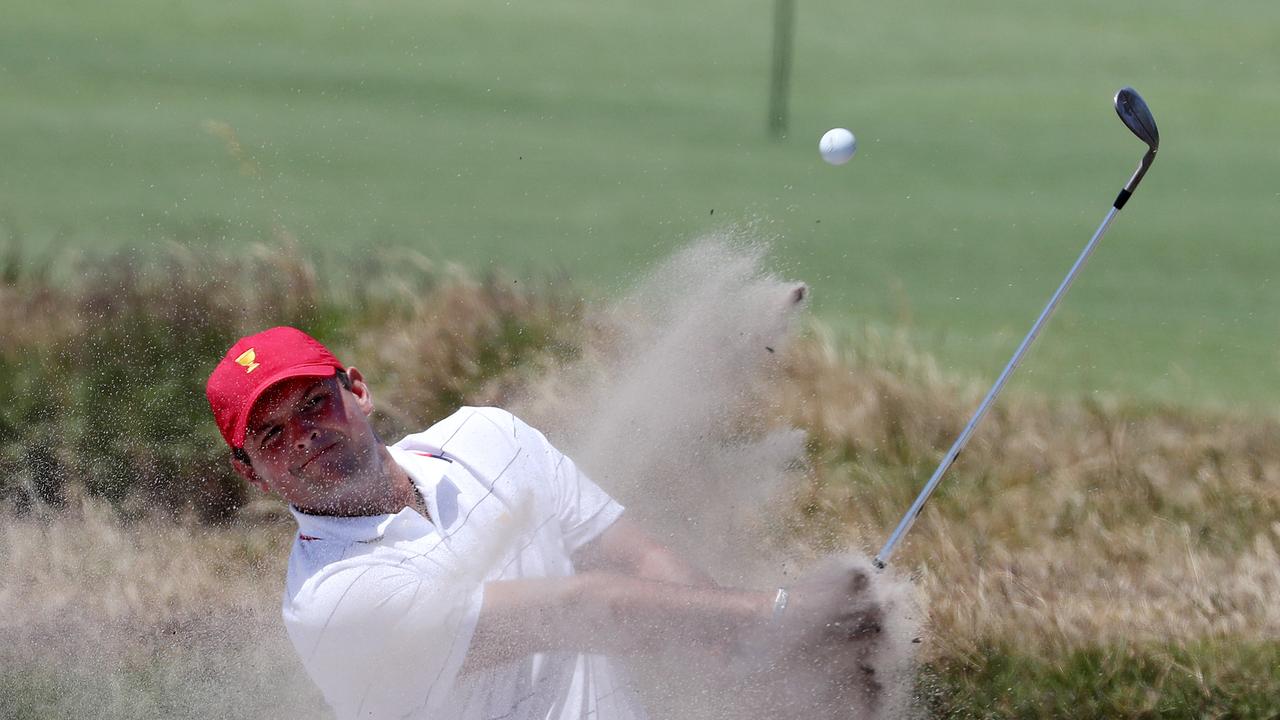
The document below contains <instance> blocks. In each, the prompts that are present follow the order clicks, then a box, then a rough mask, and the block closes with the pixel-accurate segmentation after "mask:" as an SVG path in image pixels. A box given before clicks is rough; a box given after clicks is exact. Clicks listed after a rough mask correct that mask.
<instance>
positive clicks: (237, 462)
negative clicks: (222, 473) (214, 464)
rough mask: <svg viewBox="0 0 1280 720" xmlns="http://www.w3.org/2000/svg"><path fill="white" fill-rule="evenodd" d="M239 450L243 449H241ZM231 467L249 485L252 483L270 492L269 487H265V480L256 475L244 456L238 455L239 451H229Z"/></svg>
mask: <svg viewBox="0 0 1280 720" xmlns="http://www.w3.org/2000/svg"><path fill="white" fill-rule="evenodd" d="M241 452H244V451H243V450H242V451H241ZM231 469H232V470H235V471H236V474H237V475H239V476H240V477H242V478H244V479H245V480H248V481H249V484H250V485H253V486H254V487H256V488H258V489H259V490H261V491H262V492H264V493H269V492H271V488H269V487H267V481H265V480H263V479H262V478H260V477H258V473H256V472H254V471H253V465H251V464H250V463H248V462H246V461H245V459H244V458H242V457H239V453H236V452H232V453H231Z"/></svg>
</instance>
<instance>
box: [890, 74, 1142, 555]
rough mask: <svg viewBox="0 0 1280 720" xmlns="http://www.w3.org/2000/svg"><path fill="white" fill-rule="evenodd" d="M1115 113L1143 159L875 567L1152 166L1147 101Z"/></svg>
mask: <svg viewBox="0 0 1280 720" xmlns="http://www.w3.org/2000/svg"><path fill="white" fill-rule="evenodd" d="M1115 106H1116V114H1118V115H1119V116H1120V120H1121V121H1123V122H1124V124H1125V127H1127V128H1129V130H1131V131H1132V132H1133V134H1134V135H1137V136H1138V139H1139V140H1141V141H1142V142H1144V143H1146V144H1147V153H1146V155H1143V156H1142V161H1141V162H1140V163H1139V164H1138V169H1137V170H1136V171H1135V172H1134V173H1133V176H1132V177H1130V178H1129V182H1127V183H1125V186H1124V188H1123V189H1121V190H1120V194H1119V195H1117V196H1116V199H1115V202H1114V203H1112V204H1111V209H1110V210H1109V211H1107V216H1106V217H1105V218H1103V220H1102V224H1101V225H1099V226H1098V229H1097V230H1096V231H1095V232H1094V233H1093V238H1092V239H1090V240H1089V244H1088V245H1085V247H1084V250H1083V251H1082V252H1081V253H1080V257H1079V258H1077V259H1076V262H1075V264H1074V265H1072V266H1071V270H1070V271H1069V272H1068V273H1067V277H1066V278H1065V279H1063V281H1062V284H1061V285H1059V286H1058V290H1057V291H1056V292H1054V293H1053V297H1051V298H1049V304H1048V305H1046V306H1045V308H1044V310H1043V311H1041V313H1040V317H1039V318H1037V319H1036V322H1035V324H1034V325H1032V326H1031V331H1030V332H1028V333H1027V336H1026V337H1025V338H1023V339H1022V344H1021V345H1019V346H1018V349H1017V350H1016V351H1014V353H1013V357H1012V358H1010V359H1009V364H1008V365H1005V368H1004V372H1002V373H1000V377H999V378H997V379H996V382H995V385H992V386H991V390H990V391H988V392H987V396H986V397H985V398H983V400H982V404H981V405H979V406H978V409H977V410H976V411H975V412H974V413H973V417H972V418H971V419H970V420H969V424H968V425H966V426H965V428H964V430H963V431H961V433H960V437H958V438H956V441H955V444H953V445H952V446H951V449H950V450H948V451H947V454H946V455H945V456H944V457H943V458H942V462H941V463H939V464H938V469H937V470H934V471H933V477H931V478H929V482H928V483H927V484H926V485H925V486H924V490H921V491H920V495H919V496H917V497H916V500H915V502H913V503H912V504H911V508H910V509H909V510H907V514H906V515H904V516H903V517H902V520H901V521H900V522H899V523H898V527H897V528H896V529H894V531H893V534H892V535H890V536H889V539H888V540H887V541H886V542H885V544H884V547H882V548H880V552H879V553H877V554H876V559H875V564H876V567H878V568H882V569H883V568H884V566H885V565H886V564H887V563H888V562H889V558H890V557H891V556H892V555H893V550H894V548H895V547H896V546H897V544H898V542H899V541H901V540H902V536H903V535H905V534H906V533H907V531H908V530H910V529H911V525H912V524H914V523H915V521H916V518H917V517H919V515H920V511H921V510H923V509H924V503H925V501H926V500H928V499H929V496H930V495H932V494H933V491H934V490H936V489H937V487H938V483H939V482H941V481H942V475H943V473H945V472H946V471H947V468H949V467H951V463H953V462H955V459H956V456H958V455H959V454H960V451H961V450H963V449H964V446H965V443H967V442H969V436H970V435H972V434H973V430H974V428H975V427H977V425H978V422H979V421H981V420H982V416H983V415H986V413H987V410H988V409H990V407H991V404H992V403H993V402H995V399H996V395H998V394H1000V391H1001V390H1002V389H1003V388H1004V385H1005V383H1006V382H1007V381H1008V380H1009V376H1010V375H1012V374H1013V371H1014V370H1016V369H1017V368H1018V364H1019V363H1021V362H1022V357H1023V356H1024V355H1025V354H1026V352H1027V349H1028V348H1029V347H1031V343H1032V342H1033V341H1034V340H1035V339H1036V335H1038V334H1040V330H1041V329H1042V328H1043V327H1044V324H1045V323H1046V322H1047V321H1048V320H1049V316H1050V315H1051V314H1053V311H1054V308H1056V307H1058V303H1059V302H1060V301H1061V300H1062V296H1063V295H1065V294H1066V292H1067V290H1068V289H1069V288H1070V287H1071V283H1072V282H1074V281H1075V279H1076V275H1078V274H1079V273H1080V270H1081V268H1083V267H1084V263H1085V261H1086V260H1088V259H1089V255H1091V254H1092V253H1093V250H1094V248H1095V247H1097V245H1098V241H1100V240H1102V236H1103V234H1105V233H1106V232H1107V228H1108V227H1109V226H1110V225H1111V221H1112V220H1114V219H1115V217H1116V213H1118V212H1120V209H1121V208H1123V207H1124V205H1125V203H1126V202H1128V201H1129V198H1130V197H1131V196H1132V195H1133V193H1134V191H1135V190H1137V189H1138V183H1140V182H1142V177H1143V176H1144V175H1146V174H1147V170H1148V169H1149V168H1150V167H1151V163H1152V162H1154V161H1155V159H1156V150H1157V149H1159V147H1160V131H1159V130H1158V129H1157V128H1156V121H1155V118H1153V117H1152V116H1151V110H1150V109H1149V108H1148V107H1147V103H1146V102H1144V101H1143V100H1142V96H1141V95H1139V94H1138V91H1137V90H1134V89H1133V88H1131V87H1123V88H1120V90H1119V92H1117V93H1116V97H1115Z"/></svg>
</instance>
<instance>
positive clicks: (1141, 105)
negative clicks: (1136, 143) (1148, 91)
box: [1116, 86, 1160, 152]
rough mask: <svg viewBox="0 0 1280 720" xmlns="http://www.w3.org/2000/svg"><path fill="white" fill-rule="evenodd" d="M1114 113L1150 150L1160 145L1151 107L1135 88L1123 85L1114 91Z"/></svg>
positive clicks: (1158, 131)
mask: <svg viewBox="0 0 1280 720" xmlns="http://www.w3.org/2000/svg"><path fill="white" fill-rule="evenodd" d="M1116 114H1117V115H1119V116H1120V120H1121V121H1123V122H1124V125H1125V127H1127V128H1129V130H1131V131H1132V132H1133V134H1134V135H1137V136H1138V139H1139V140H1141V141H1142V142H1144V143H1146V144H1147V147H1149V148H1151V151H1152V152H1155V151H1156V150H1157V149H1158V148H1159V147H1160V130H1159V129H1157V128H1156V120H1155V118H1153V117H1151V108H1148V107H1147V103H1146V102H1145V101H1144V100H1143V99H1142V96H1141V95H1139V94H1138V91H1137V90H1134V89H1133V88H1131V87H1128V86H1125V87H1122V88H1120V90H1119V91H1117V92H1116Z"/></svg>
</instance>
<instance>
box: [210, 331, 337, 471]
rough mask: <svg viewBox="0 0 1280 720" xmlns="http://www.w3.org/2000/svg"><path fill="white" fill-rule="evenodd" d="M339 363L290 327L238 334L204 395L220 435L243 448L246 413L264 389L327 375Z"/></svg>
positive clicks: (309, 337)
mask: <svg viewBox="0 0 1280 720" xmlns="http://www.w3.org/2000/svg"><path fill="white" fill-rule="evenodd" d="M343 369H345V368H343V366H342V363H340V362H338V358H336V357H334V356H333V353H331V352H329V349H328V348H326V347H325V346H324V345H321V344H320V341H319V340H316V339H315V338H313V337H311V336H310V335H308V334H306V333H304V332H302V331H301V330H298V329H297V328H291V327H275V328H271V329H270V330H263V331H262V332H260V333H257V334H255V335H249V336H248V337H243V338H240V340H239V341H238V342H236V344H235V345H232V346H231V349H230V350H228V351H227V355H226V357H224V358H222V361H221V362H219V363H218V367H216V368H214V369H213V373H212V374H211V375H209V384H208V385H206V386H205V394H206V395H208V396H209V407H211V408H213V419H214V420H215V421H216V422H217V423H218V430H219V431H221V432H222V438H223V439H224V440H226V441H227V444H228V445H230V446H231V447H233V448H239V447H243V446H244V435H245V426H246V425H247V424H248V423H249V411H251V410H253V404H254V403H255V402H257V401H258V398H259V397H261V396H262V393H264V392H266V391H267V388H269V387H271V386H272V385H275V384H276V383H278V382H280V381H282V380H288V379H289V378H295V377H331V376H332V375H334V374H335V373H337V371H339V370H343Z"/></svg>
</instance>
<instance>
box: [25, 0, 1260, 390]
mask: <svg viewBox="0 0 1280 720" xmlns="http://www.w3.org/2000/svg"><path fill="white" fill-rule="evenodd" d="M773 7H774V6H773V2H772V0H749V1H748V2H729V1H728V0H709V1H705V2H699V3H692V4H691V3H684V2H669V1H667V2H661V1H660V2H648V3H628V2H621V1H620V0H602V1H597V2H564V1H563V0H544V1H542V2H537V3H532V2H492V1H490V0H468V1H466V2H463V1H461V0H446V1H436V2H405V1H399V0H397V1H377V0H374V1H367V0H362V1H356V2H352V1H349V0H348V1H346V2H334V1H332V0H306V1H305V2H304V1H302V0H279V1H276V2H270V3H264V2H250V1H248V0H225V1H223V2H217V3H209V2H191V1H189V0H122V1H121V2H115V3H94V2H85V1H82V0H80V1H74V2H62V3H56V4H51V3H43V2H35V1H33V0H11V1H10V2H8V3H6V6H5V9H4V12H3V19H2V20H0V99H2V101H0V231H3V233H5V234H6V235H7V237H8V242H9V244H10V246H11V247H17V248H18V249H20V250H21V252H22V253H23V254H24V255H25V256H27V257H32V258H39V257H55V258H56V257H60V256H63V255H66V254H75V253H81V252H89V253H109V252H113V251H117V250H121V249H124V248H131V249H138V250H141V251H143V252H146V251H147V249H148V248H153V247H158V246H159V245H160V244H163V243H169V242H174V241H176V242H179V243H182V244H185V245H188V246H191V247H193V248H195V249H197V250H199V251H207V252H210V253H228V252H230V253H234V252H236V250H237V249H239V248H243V247H245V246H246V245H247V244H248V243H252V242H256V241H261V240H264V239H268V238H271V237H273V236H275V235H276V234H278V232H279V230H278V229H279V228H283V229H284V230H286V231H287V232H288V233H291V234H292V235H294V236H296V237H297V238H298V239H299V240H300V241H301V243H302V244H303V245H304V246H305V247H306V248H307V249H308V250H309V251H313V252H316V253H320V254H322V256H323V257H325V258H327V259H328V263H329V265H328V267H329V268H330V270H329V271H330V272H341V267H342V264H343V263H345V262H348V261H351V260H353V259H355V258H357V257H358V256H359V254H361V253H366V252H376V251H378V250H379V249H381V248H386V247H409V248H413V249H416V250H419V251H421V252H422V253H424V254H426V255H427V256H429V257H430V258H432V259H434V260H438V261H441V262H444V261H457V262H460V263H462V264H463V265H465V266H468V267H470V268H472V269H474V270H477V271H480V272H483V271H484V270H486V269H489V268H503V269H505V270H507V271H509V272H512V273H515V274H516V275H517V277H524V276H530V277H533V276H541V275H545V274H547V273H550V272H561V271H563V272H564V273H565V274H566V275H567V276H568V277H570V278H572V280H573V281H574V282H576V283H578V284H580V285H581V286H582V288H583V290H584V292H586V293H588V294H590V295H592V296H594V297H599V298H603V297H606V296H607V294H608V293H610V292H613V291H616V290H617V289H619V288H623V287H626V286H627V285H628V284H629V283H630V282H631V280H632V278H633V277H634V276H635V275H636V274H637V273H639V272H642V271H643V270H644V268H646V267H647V266H648V265H649V263H651V262H652V261H654V260H655V259H657V258H659V257H661V256H663V255H665V254H666V253H668V252H670V251H671V250H672V249H673V248H675V247H677V246H679V245H681V244H683V243H686V242H688V241H689V240H690V239H691V238H693V237H696V236H697V235H700V234H702V233H706V232H714V231H720V230H723V229H725V228H729V227H747V228H749V231H750V232H751V233H753V234H756V235H758V236H760V237H762V238H765V239H769V240H771V241H772V242H773V246H774V256H775V258H776V262H777V268H778V272H779V273H780V274H783V275H786V276H789V277H794V278H798V279H803V280H805V281H807V282H809V283H810V284H811V285H812V286H813V287H814V289H815V291H816V292H815V294H814V297H815V313H816V314H817V315H818V316H819V317H820V318H822V319H824V320H828V321H830V322H832V323H834V324H835V325H837V327H853V326H856V325H858V324H863V323H869V324H874V325H891V326H905V327H907V328H909V330H910V332H911V334H912V335H913V337H914V338H915V339H916V340H917V342H918V343H919V345H920V346H921V347H922V348H923V349H925V350H926V351H928V352H930V353H933V354H934V355H935V356H936V357H937V358H938V360H939V362H940V364H942V366H943V367H944V369H946V370H949V371H953V372H957V373H961V374H964V375H969V376H972V377H974V378H977V379H980V380H982V381H984V382H986V381H989V380H990V379H993V378H994V377H995V375H996V373H997V372H998V371H999V369H1000V367H1001V366H1002V365H1003V363H1004V362H1005V360H1006V359H1007V358H1008V356H1009V354H1010V353H1011V352H1012V350H1013V348H1014V347H1015V346H1016V344H1017V342H1018V340H1019V339H1020V338H1021V336H1022V334H1023V333H1024V332H1025V331H1026V329H1027V328H1028V327H1029V326H1030V324H1031V322H1032V320H1033V319H1034V318H1035V316H1036V314H1037V313H1038V312H1039V309H1040V307H1041V306H1042V305H1043V303H1044V301H1045V300H1046V299H1047V298H1048V296H1049V294H1050V293H1051V292H1052V290H1053V288H1054V287H1056V285H1057V283H1058V282H1059V281H1060V279H1061V277H1062V276H1063V274H1064V273H1065V272H1066V270H1067V268H1068V267H1069V266H1070V264H1071V262H1072V261H1073V260H1074V258H1075V256H1076V254H1077V253H1078V252H1079V250H1080V249H1081V248H1082V247H1083V245H1084V243H1085V242H1086V241H1087V239H1088V237H1089V235H1090V233H1091V232H1092V231H1093V230H1094V228H1095V227H1096V225H1097V223H1098V222H1099V221H1100V220H1101V219H1102V216H1103V215H1104V214H1105V212H1106V210H1107V208H1108V206H1109V203H1110V202H1111V200H1112V199H1113V198H1114V196H1115V193H1116V191H1117V190H1118V189H1119V187H1120V186H1121V184H1122V183H1123V182H1124V180H1125V179H1126V178H1127V177H1128V176H1129V173H1130V172H1132V170H1133V168H1134V167H1135V166H1136V164H1137V161H1138V159H1139V158H1140V157H1141V155H1142V151H1143V147H1142V145H1141V143H1139V142H1138V141H1137V140H1136V139H1134V138H1133V137H1132V136H1131V135H1130V134H1129V133H1128V132H1127V131H1126V130H1125V129H1124V127H1123V126H1122V125H1121V124H1120V123H1119V122H1118V121H1117V120H1116V118H1115V115H1114V113H1113V111H1112V110H1111V105H1110V103H1111V95H1112V94H1113V93H1114V92H1115V90H1116V89H1117V88H1119V87H1120V86H1122V85H1126V84H1131V85H1134V86H1135V87H1137V88H1138V89H1139V90H1140V91H1141V92H1142V93H1143V95H1144V96H1145V97H1146V99H1147V101H1148V102H1149V103H1150V105H1151V107H1152V109H1153V111H1154V112H1155V115H1156V118H1157V120H1158V122H1159V124H1160V128H1161V133H1162V137H1163V145H1162V150H1161V154H1160V159H1159V160H1158V161H1157V163H1156V165H1155V167H1154V169H1153V170H1152V172H1151V174H1150V175H1148V177H1147V179H1146V180H1145V181H1144V184H1143V187H1142V190H1141V192H1140V193H1138V195H1137V196H1136V197H1135V199H1134V201H1133V202H1132V203H1131V204H1130V205H1129V206H1128V208H1127V209H1126V210H1125V212H1124V213H1123V214H1122V216H1121V217H1120V218H1119V219H1118V221H1117V223H1116V224H1115V226H1114V227H1113V228H1112V230H1111V232H1110V233H1109V235H1108V237H1107V239H1106V242H1105V243H1104V244H1103V246H1102V247H1101V248H1100V250H1099V251H1098V253H1097V254H1096V255H1095V256H1094V258H1093V260H1092V262H1091V264H1090V267H1089V268H1088V270H1087V271H1086V272H1085V273H1084V274H1083V275H1082V277H1081V280H1080V281H1079V283H1078V284H1077V286H1076V287H1075V289H1074V290H1073V291H1072V294H1071V295H1070V296H1069V297H1068V299H1067V301H1066V302H1065V304H1064V305H1063V307H1062V308H1061V309H1060V310H1059V313H1058V315H1056V316H1055V319H1054V321H1053V323H1052V325H1051V326H1050V328H1049V329H1048V331H1047V332H1046V335H1045V337H1044V338H1043V339H1042V341H1041V342H1040V344H1039V346H1038V347H1037V349H1036V350H1035V351H1034V352H1033V353H1032V355H1031V358H1030V360H1029V361H1028V362H1027V363H1026V365H1025V366H1024V369H1023V370H1022V371H1021V372H1020V374H1019V376H1018V377H1017V378H1016V379H1015V380H1014V383H1013V388H1014V389H1015V391H1017V390H1021V391H1026V390H1028V389H1031V390H1035V391H1047V392H1051V393H1069V394H1080V393H1099V394H1102V395H1107V396H1120V397H1124V398H1127V399H1130V400H1133V401H1136V402H1138V403H1153V404H1157V403H1173V404H1179V405H1189V406H1211V407H1218V408H1238V409H1240V410H1241V411H1242V412H1248V413H1263V414H1274V410H1273V406H1274V405H1275V401H1276V400H1277V399H1280V382H1277V381H1278V380H1280V346H1278V345H1277V341H1276V337H1277V331H1280V288H1277V284H1276V282H1274V281H1273V278H1274V276H1275V275H1276V273H1277V270H1280V261H1277V258H1276V253H1275V250H1274V239H1275V234H1276V228H1277V227H1278V226H1280V147H1277V145H1276V143H1275V142H1273V140H1272V135H1273V131H1274V128H1275V127H1276V122H1277V118H1280V84H1278V83H1277V82H1276V78H1277V77H1280V43H1277V42H1276V29H1277V28H1280V4H1276V3H1274V2H1265V1H1263V0H1239V1H1236V2H1225V3H1217V4H1208V3H1202V2H1192V1H1190V0H1172V1H1166V2H1153V1H1150V0H1146V1H1141V2H1128V3H1114V2H1101V1H1100V0H1083V1H1082V0H1072V1H1070V2H1064V1H1050V0H1030V1H1021V2H1012V1H1011V0H1006V1H1005V2H990V1H983V0H979V1H977V2H967V3H951V2H941V1H939V0H928V1H926V0H905V1H904V2H898V3H847V2H836V1H835V0H823V1H821V2H816V1H815V2H809V1H807V0H799V1H798V2H797V17H796V35H795V56H794V68H793V78H792V80H793V87H792V94H791V116H790V132H789V134H788V136H787V137H786V138H785V139H783V140H780V141H775V140H771V139H770V138H769V137H768V135H767V133H766V98H767V88H768V72H769V59H770V48H771V24H772V18H773ZM832 126H847V127H849V128H851V129H852V130H853V131H854V132H855V133H856V134H857V135H858V138H859V145H860V149H859V152H858V156H857V157H856V158H855V159H854V160H853V161H852V162H851V163H850V164H849V165H847V166H844V167H840V168H833V167H829V166H826V165H825V164H823V163H822V162H821V161H820V159H819V158H818V155H817V150H816V146H817V140H818V137H819V136H820V135H821V134H822V132H823V131H825V130H826V129H827V128H829V127H832Z"/></svg>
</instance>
